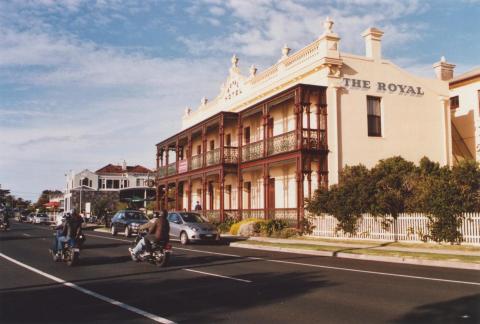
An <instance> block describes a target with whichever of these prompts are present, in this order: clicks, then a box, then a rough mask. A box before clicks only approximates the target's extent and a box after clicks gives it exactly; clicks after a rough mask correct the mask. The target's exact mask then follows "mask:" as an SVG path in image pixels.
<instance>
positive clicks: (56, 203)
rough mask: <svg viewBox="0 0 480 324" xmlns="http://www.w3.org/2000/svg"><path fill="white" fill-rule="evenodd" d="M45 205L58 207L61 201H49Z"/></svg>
mask: <svg viewBox="0 0 480 324" xmlns="http://www.w3.org/2000/svg"><path fill="white" fill-rule="evenodd" d="M43 206H45V207H52V208H58V207H60V203H59V202H58V201H49V202H48V203H46V204H43Z"/></svg>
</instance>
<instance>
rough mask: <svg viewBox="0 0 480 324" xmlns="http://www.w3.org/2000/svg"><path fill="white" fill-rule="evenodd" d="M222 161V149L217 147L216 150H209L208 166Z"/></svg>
mask: <svg viewBox="0 0 480 324" xmlns="http://www.w3.org/2000/svg"><path fill="white" fill-rule="evenodd" d="M219 163H220V149H219V148H216V149H214V150H211V151H208V152H207V166H210V165H215V164H219Z"/></svg>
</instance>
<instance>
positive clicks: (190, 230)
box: [167, 212, 220, 244]
mask: <svg viewBox="0 0 480 324" xmlns="http://www.w3.org/2000/svg"><path fill="white" fill-rule="evenodd" d="M167 219H168V221H169V223H170V237H173V238H177V239H180V243H182V244H188V243H189V242H193V241H215V242H218V241H220V233H219V232H218V230H217V228H216V227H215V225H213V224H212V223H209V222H207V221H206V220H204V219H203V218H202V217H201V216H200V214H197V213H187V212H170V213H168V216H167Z"/></svg>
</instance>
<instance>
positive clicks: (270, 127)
mask: <svg viewBox="0 0 480 324" xmlns="http://www.w3.org/2000/svg"><path fill="white" fill-rule="evenodd" d="M272 137H273V118H269V119H268V122H267V138H272Z"/></svg>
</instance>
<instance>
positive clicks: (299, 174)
mask: <svg viewBox="0 0 480 324" xmlns="http://www.w3.org/2000/svg"><path fill="white" fill-rule="evenodd" d="M296 180H297V226H299V225H300V222H301V221H302V219H303V204H304V202H303V200H304V198H303V171H302V159H301V158H297V173H296Z"/></svg>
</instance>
